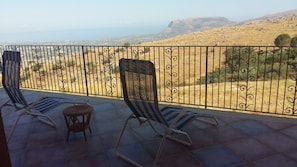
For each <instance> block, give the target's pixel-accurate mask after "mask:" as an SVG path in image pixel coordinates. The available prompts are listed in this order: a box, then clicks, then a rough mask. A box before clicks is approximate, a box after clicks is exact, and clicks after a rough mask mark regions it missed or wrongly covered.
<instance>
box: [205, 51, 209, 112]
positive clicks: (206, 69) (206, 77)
mask: <svg viewBox="0 0 297 167" xmlns="http://www.w3.org/2000/svg"><path fill="white" fill-rule="evenodd" d="M205 49H206V51H205V56H206V57H205V99H204V100H205V102H204V108H205V109H207V97H208V96H207V92H208V89H207V87H208V84H207V80H208V46H206V48H205Z"/></svg>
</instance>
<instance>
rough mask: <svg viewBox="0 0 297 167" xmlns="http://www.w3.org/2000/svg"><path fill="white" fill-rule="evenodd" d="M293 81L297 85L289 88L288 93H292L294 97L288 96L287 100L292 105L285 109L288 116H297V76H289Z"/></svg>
mask: <svg viewBox="0 0 297 167" xmlns="http://www.w3.org/2000/svg"><path fill="white" fill-rule="evenodd" d="M289 77H290V79H291V80H293V81H294V83H295V85H289V86H288V91H289V92H292V93H293V96H291V97H290V96H288V97H287V100H288V102H289V103H290V104H291V106H290V107H287V108H286V109H285V113H286V114H293V115H294V114H296V113H297V108H296V99H297V89H296V86H297V75H293V74H292V75H290V76H289Z"/></svg>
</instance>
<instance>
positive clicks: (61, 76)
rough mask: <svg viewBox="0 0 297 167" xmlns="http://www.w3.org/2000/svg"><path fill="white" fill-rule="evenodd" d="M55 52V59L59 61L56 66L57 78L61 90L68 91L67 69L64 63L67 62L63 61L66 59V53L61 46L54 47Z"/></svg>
mask: <svg viewBox="0 0 297 167" xmlns="http://www.w3.org/2000/svg"><path fill="white" fill-rule="evenodd" d="M54 51H55V57H56V59H58V62H57V64H55V65H56V66H57V68H56V70H57V78H58V80H59V89H60V90H61V91H66V84H67V80H66V76H65V75H66V74H65V72H66V71H65V70H66V68H65V65H64V63H63V62H65V60H64V61H63V59H65V57H64V52H63V49H62V48H61V47H60V46H56V47H54Z"/></svg>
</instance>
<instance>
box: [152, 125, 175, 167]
mask: <svg viewBox="0 0 297 167" xmlns="http://www.w3.org/2000/svg"><path fill="white" fill-rule="evenodd" d="M170 132H171V130H170V129H167V130H166V132H165V134H164V135H163V137H162V140H161V142H160V145H159V148H158V151H157V153H156V156H155V160H154V162H153V167H155V166H158V163H159V160H160V157H161V154H162V151H163V146H164V143H165V142H166V138H167V137H168V134H169V133H170Z"/></svg>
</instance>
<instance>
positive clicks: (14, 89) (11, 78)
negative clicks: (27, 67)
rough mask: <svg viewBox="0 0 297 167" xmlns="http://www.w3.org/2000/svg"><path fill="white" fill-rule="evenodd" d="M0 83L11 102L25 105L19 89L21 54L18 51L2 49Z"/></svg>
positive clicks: (25, 102)
mask: <svg viewBox="0 0 297 167" xmlns="http://www.w3.org/2000/svg"><path fill="white" fill-rule="evenodd" d="M2 63H3V64H2V85H3V87H4V89H5V91H6V93H7V94H8V96H9V98H10V100H11V102H12V103H13V104H14V105H15V107H17V106H16V104H21V105H25V106H27V105H28V103H27V101H26V100H25V98H24V96H23V94H22V93H21V91H20V65H21V54H20V52H18V51H4V52H3V55H2Z"/></svg>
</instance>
